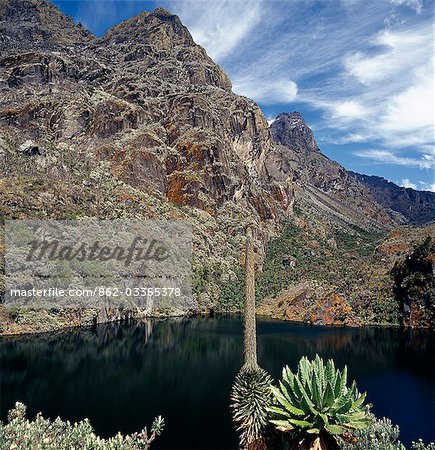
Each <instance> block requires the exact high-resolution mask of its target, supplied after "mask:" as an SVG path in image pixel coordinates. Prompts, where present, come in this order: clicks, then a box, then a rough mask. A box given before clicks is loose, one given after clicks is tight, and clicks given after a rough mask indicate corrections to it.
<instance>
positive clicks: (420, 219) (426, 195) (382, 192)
mask: <svg viewBox="0 0 435 450" xmlns="http://www.w3.org/2000/svg"><path fill="white" fill-rule="evenodd" d="M349 173H350V174H351V175H352V176H353V177H355V179H357V180H358V181H360V182H361V183H363V184H364V185H365V186H367V187H368V188H369V189H370V192H371V193H372V195H373V196H374V198H375V199H376V201H377V202H378V203H380V204H381V205H382V206H384V207H385V208H388V209H391V210H393V211H396V212H399V213H400V214H402V215H403V216H405V217H406V219H407V220H408V223H410V224H412V225H423V224H426V223H430V222H435V192H429V191H416V190H415V189H411V188H404V187H400V186H397V185H396V184H394V183H392V182H391V181H387V180H386V179H385V178H382V177H377V176H374V175H363V174H360V173H356V172H349Z"/></svg>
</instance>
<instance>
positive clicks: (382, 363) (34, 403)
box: [0, 317, 435, 449]
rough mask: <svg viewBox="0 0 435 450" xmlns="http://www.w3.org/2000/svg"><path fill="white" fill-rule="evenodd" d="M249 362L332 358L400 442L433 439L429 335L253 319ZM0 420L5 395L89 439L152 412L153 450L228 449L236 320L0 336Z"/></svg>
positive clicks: (126, 428)
mask: <svg viewBox="0 0 435 450" xmlns="http://www.w3.org/2000/svg"><path fill="white" fill-rule="evenodd" d="M258 334H259V338H258V344H259V360H260V363H261V365H262V366H263V367H264V368H265V369H267V370H268V371H269V372H270V373H271V374H272V375H273V377H274V378H275V379H276V378H277V377H279V375H280V372H281V368H282V366H283V365H285V364H289V365H290V366H291V367H293V368H294V367H296V364H297V362H298V360H299V359H300V357H301V356H304V355H307V356H308V357H314V356H315V354H316V353H318V354H319V355H320V356H322V357H324V358H334V360H335V362H336V364H337V366H339V367H341V366H343V365H344V364H348V366H349V375H350V377H351V378H352V379H356V380H357V383H358V387H359V388H360V390H361V391H364V390H367V391H368V401H369V402H371V403H373V404H374V412H375V413H376V414H377V415H378V416H387V417H390V418H391V419H392V421H393V422H394V423H397V424H398V425H400V428H401V432H402V433H401V436H402V440H403V441H404V442H405V443H409V442H410V441H411V440H412V439H417V438H418V437H423V438H424V439H426V440H435V428H434V423H435V334H434V333H425V332H406V331H402V330H399V329H395V328H366V329H345V328H316V327H308V326H303V325H295V324H291V323H286V322H279V321H272V320H261V319H260V320H259V321H258ZM0 350H1V379H0V383H1V418H2V420H5V418H6V415H7V411H8V410H9V409H10V408H11V407H12V406H13V404H14V403H15V402H16V401H18V400H19V401H21V402H24V403H25V404H26V405H27V406H28V411H29V413H30V415H31V416H33V415H34V414H35V413H36V412H39V411H42V413H43V415H44V416H47V417H51V418H55V417H57V416H60V417H62V418H63V419H69V420H72V421H77V420H80V419H83V418H84V417H88V418H89V419H90V420H91V423H92V424H93V426H94V428H95V430H96V432H97V434H100V435H103V436H111V435H113V434H115V433H116V432H117V431H121V432H123V433H131V432H133V431H138V430H140V429H141V428H142V427H143V426H144V425H145V424H148V425H149V424H151V421H152V419H153V417H155V416H156V415H158V414H161V415H162V416H164V417H165V420H166V429H165V431H164V433H163V435H162V436H161V437H160V438H159V439H158V440H157V441H156V442H155V445H154V447H153V448H156V449H157V448H164V449H211V448H216V449H217V448H221V449H228V448H236V447H237V436H236V434H235V432H234V429H233V425H232V423H231V417H230V413H229V409H228V404H229V393H230V389H231V384H232V381H233V378H234V375H235V374H236V372H237V371H238V369H239V367H240V365H241V362H242V322H241V320H240V319H239V318H225V317H214V318H196V319H179V320H178V319H171V320H163V321H157V320H156V321H152V320H150V321H147V322H143V323H139V324H138V323H128V324H108V325H100V326H97V327H96V328H94V329H73V330H68V331H63V332H58V333H50V334H46V335H41V336H26V337H17V338H7V339H6V338H4V339H2V340H0Z"/></svg>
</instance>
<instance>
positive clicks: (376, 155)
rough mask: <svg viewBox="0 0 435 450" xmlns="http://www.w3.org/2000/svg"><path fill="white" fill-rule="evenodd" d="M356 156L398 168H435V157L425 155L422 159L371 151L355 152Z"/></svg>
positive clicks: (384, 151)
mask: <svg viewBox="0 0 435 450" xmlns="http://www.w3.org/2000/svg"><path fill="white" fill-rule="evenodd" d="M354 154H355V155H356V156H360V157H361V158H368V159H371V160H372V161H376V162H378V163H383V164H395V165H398V166H407V167H417V168H419V169H431V168H432V167H434V166H435V161H434V157H433V155H429V154H423V155H422V156H421V157H420V158H414V157H409V156H400V155H397V154H396V153H393V152H391V151H388V150H379V149H369V150H361V151H357V152H354Z"/></svg>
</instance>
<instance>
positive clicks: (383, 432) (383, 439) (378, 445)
mask: <svg viewBox="0 0 435 450" xmlns="http://www.w3.org/2000/svg"><path fill="white" fill-rule="evenodd" d="M370 416H371V418H372V424H371V425H370V426H369V427H367V428H363V429H358V430H353V431H352V436H351V439H348V440H347V441H346V440H342V441H341V442H340V446H341V448H342V450H373V449H378V450H405V447H404V446H403V444H401V443H400V441H399V434H400V430H399V427H398V426H397V425H393V424H392V423H391V420H389V419H386V418H383V419H376V417H375V416H374V415H373V414H370Z"/></svg>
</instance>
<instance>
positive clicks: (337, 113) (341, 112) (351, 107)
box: [330, 100, 369, 120]
mask: <svg viewBox="0 0 435 450" xmlns="http://www.w3.org/2000/svg"><path fill="white" fill-rule="evenodd" d="M330 109H331V111H332V116H333V118H338V119H344V120H354V119H362V118H364V117H366V116H367V115H368V113H369V109H368V108H367V107H365V106H364V105H362V104H360V103H359V102H357V101H355V100H346V101H344V102H336V103H331V105H330Z"/></svg>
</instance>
